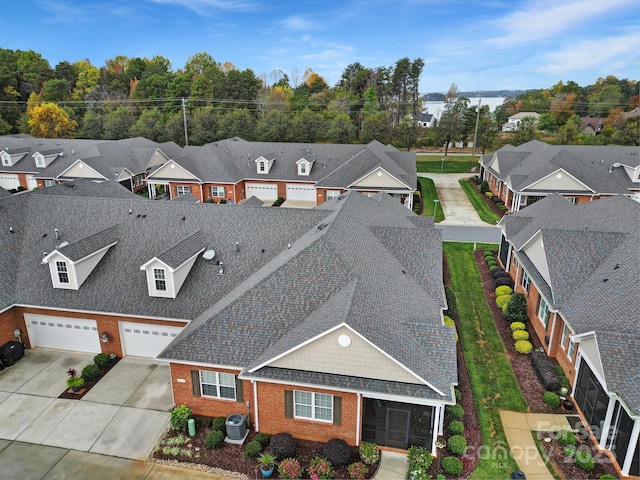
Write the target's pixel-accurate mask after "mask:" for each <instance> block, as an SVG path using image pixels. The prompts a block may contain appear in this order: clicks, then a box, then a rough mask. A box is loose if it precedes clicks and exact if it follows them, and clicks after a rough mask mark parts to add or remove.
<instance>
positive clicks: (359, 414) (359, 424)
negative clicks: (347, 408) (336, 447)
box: [356, 393, 362, 446]
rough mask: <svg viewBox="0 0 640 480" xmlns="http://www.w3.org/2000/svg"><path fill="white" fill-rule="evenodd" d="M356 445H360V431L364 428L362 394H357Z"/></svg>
mask: <svg viewBox="0 0 640 480" xmlns="http://www.w3.org/2000/svg"><path fill="white" fill-rule="evenodd" d="M356 402H357V403H356V446H360V432H361V430H362V395H360V394H359V393H357V394H356Z"/></svg>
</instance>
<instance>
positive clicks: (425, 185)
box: [418, 177, 444, 222]
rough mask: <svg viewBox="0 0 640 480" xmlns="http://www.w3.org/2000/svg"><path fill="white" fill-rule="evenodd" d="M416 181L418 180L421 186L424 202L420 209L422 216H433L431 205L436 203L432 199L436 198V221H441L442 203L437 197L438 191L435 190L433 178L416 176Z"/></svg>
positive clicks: (442, 215)
mask: <svg viewBox="0 0 640 480" xmlns="http://www.w3.org/2000/svg"><path fill="white" fill-rule="evenodd" d="M418 181H419V182H420V186H421V187H422V200H423V202H424V210H423V211H422V215H423V216H427V217H433V207H434V205H436V204H435V203H434V200H438V203H437V208H436V218H435V221H436V222H441V221H443V220H444V211H443V210H442V203H440V201H439V200H440V198H439V197H438V191H437V190H436V185H435V184H434V183H433V180H431V179H430V178H425V177H418Z"/></svg>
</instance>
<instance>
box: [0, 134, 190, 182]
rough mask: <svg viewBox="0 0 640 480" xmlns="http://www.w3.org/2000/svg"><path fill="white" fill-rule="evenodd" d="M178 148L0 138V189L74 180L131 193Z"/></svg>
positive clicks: (139, 142) (136, 142) (138, 141)
mask: <svg viewBox="0 0 640 480" xmlns="http://www.w3.org/2000/svg"><path fill="white" fill-rule="evenodd" d="M181 151H182V149H181V148H180V147H178V146H177V145H176V144H175V143H173V142H168V143H163V144H158V143H156V142H152V141H150V140H147V139H145V138H142V137H137V138H131V139H125V140H77V139H51V138H34V137H28V136H22V135H20V136H10V135H7V136H3V137H0V187H3V188H6V189H9V190H10V189H16V190H32V189H34V188H37V187H48V186H51V185H56V184H58V183H63V182H66V181H69V180H75V179H79V178H87V179H91V180H93V181H95V182H104V181H109V180H116V181H118V182H120V183H122V184H123V185H125V186H126V187H127V188H129V189H130V190H132V191H137V190H140V189H142V188H144V187H145V183H144V178H145V177H146V175H147V172H148V171H150V170H151V169H152V168H154V167H155V166H157V165H158V164H164V163H166V162H167V161H168V160H169V159H170V158H171V157H172V156H180V155H181Z"/></svg>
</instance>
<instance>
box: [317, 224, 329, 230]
mask: <svg viewBox="0 0 640 480" xmlns="http://www.w3.org/2000/svg"><path fill="white" fill-rule="evenodd" d="M328 225H329V224H328V223H321V224H320V225H318V230H324V229H325V228H327V226H328Z"/></svg>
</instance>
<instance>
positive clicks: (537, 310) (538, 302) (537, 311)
mask: <svg viewBox="0 0 640 480" xmlns="http://www.w3.org/2000/svg"><path fill="white" fill-rule="evenodd" d="M541 303H542V295H540V293H538V301H537V302H536V315H539V313H540V304H541Z"/></svg>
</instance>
